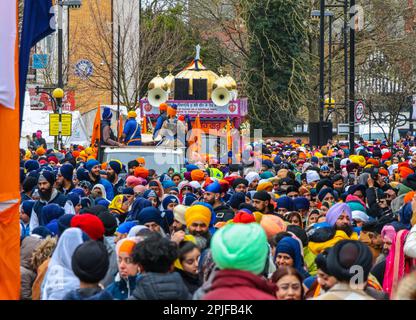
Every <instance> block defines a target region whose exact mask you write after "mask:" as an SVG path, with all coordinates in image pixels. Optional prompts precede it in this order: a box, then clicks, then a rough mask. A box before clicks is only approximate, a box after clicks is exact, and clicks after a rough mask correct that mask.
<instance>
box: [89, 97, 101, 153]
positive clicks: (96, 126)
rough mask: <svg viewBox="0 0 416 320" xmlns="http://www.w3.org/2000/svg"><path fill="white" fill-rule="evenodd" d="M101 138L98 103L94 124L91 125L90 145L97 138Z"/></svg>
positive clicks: (99, 107)
mask: <svg viewBox="0 0 416 320" xmlns="http://www.w3.org/2000/svg"><path fill="white" fill-rule="evenodd" d="M100 139H101V106H100V104H98V108H97V112H96V114H95V119H94V125H93V126H92V137H91V145H92V146H93V145H94V144H95V142H96V141H97V140H100Z"/></svg>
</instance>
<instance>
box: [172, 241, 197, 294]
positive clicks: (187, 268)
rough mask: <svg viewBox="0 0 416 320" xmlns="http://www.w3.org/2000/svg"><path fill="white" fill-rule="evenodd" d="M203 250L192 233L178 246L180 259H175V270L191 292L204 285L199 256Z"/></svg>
mask: <svg viewBox="0 0 416 320" xmlns="http://www.w3.org/2000/svg"><path fill="white" fill-rule="evenodd" d="M200 256H201V250H200V249H199V248H198V246H197V245H196V240H195V238H194V237H193V236H191V235H186V236H185V239H184V241H182V242H181V243H180V244H179V246H178V259H176V261H175V271H176V272H178V273H179V274H180V275H181V277H182V280H183V282H184V283H185V285H186V287H187V288H188V290H189V292H190V293H191V294H194V293H195V291H196V290H198V289H199V288H200V287H201V286H202V281H201V280H202V279H201V278H200V277H199V266H198V263H199V257H200Z"/></svg>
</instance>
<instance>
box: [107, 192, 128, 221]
mask: <svg viewBox="0 0 416 320" xmlns="http://www.w3.org/2000/svg"><path fill="white" fill-rule="evenodd" d="M108 209H109V210H110V213H111V214H112V215H113V216H114V217H115V218H116V219H117V221H118V224H120V223H123V222H124V221H125V220H126V217H127V215H126V212H127V211H128V209H129V202H128V199H127V197H126V196H124V195H122V194H119V195H117V196H115V197H114V199H113V200H112V201H111V203H110V205H109V206H108Z"/></svg>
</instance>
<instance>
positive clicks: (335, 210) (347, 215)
mask: <svg viewBox="0 0 416 320" xmlns="http://www.w3.org/2000/svg"><path fill="white" fill-rule="evenodd" d="M326 222H328V224H330V225H331V226H332V227H334V228H335V230H341V231H344V232H345V234H346V235H347V236H348V237H349V238H351V239H353V237H354V238H355V239H354V240H357V239H358V235H357V234H356V233H355V232H354V230H353V227H352V212H351V208H350V207H349V206H348V205H347V204H345V203H337V204H335V205H333V206H332V207H331V208H330V209H329V211H328V213H327V214H326Z"/></svg>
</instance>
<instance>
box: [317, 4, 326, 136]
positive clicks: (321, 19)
mask: <svg viewBox="0 0 416 320" xmlns="http://www.w3.org/2000/svg"><path fill="white" fill-rule="evenodd" d="M320 1H321V2H320V17H319V23H320V30H319V31H320V38H319V58H320V59H319V60H320V61H319V127H321V126H322V122H323V121H324V95H325V85H324V84H325V50H324V49H325V0H320ZM318 131H319V130H318ZM318 141H320V139H319V140H318Z"/></svg>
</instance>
